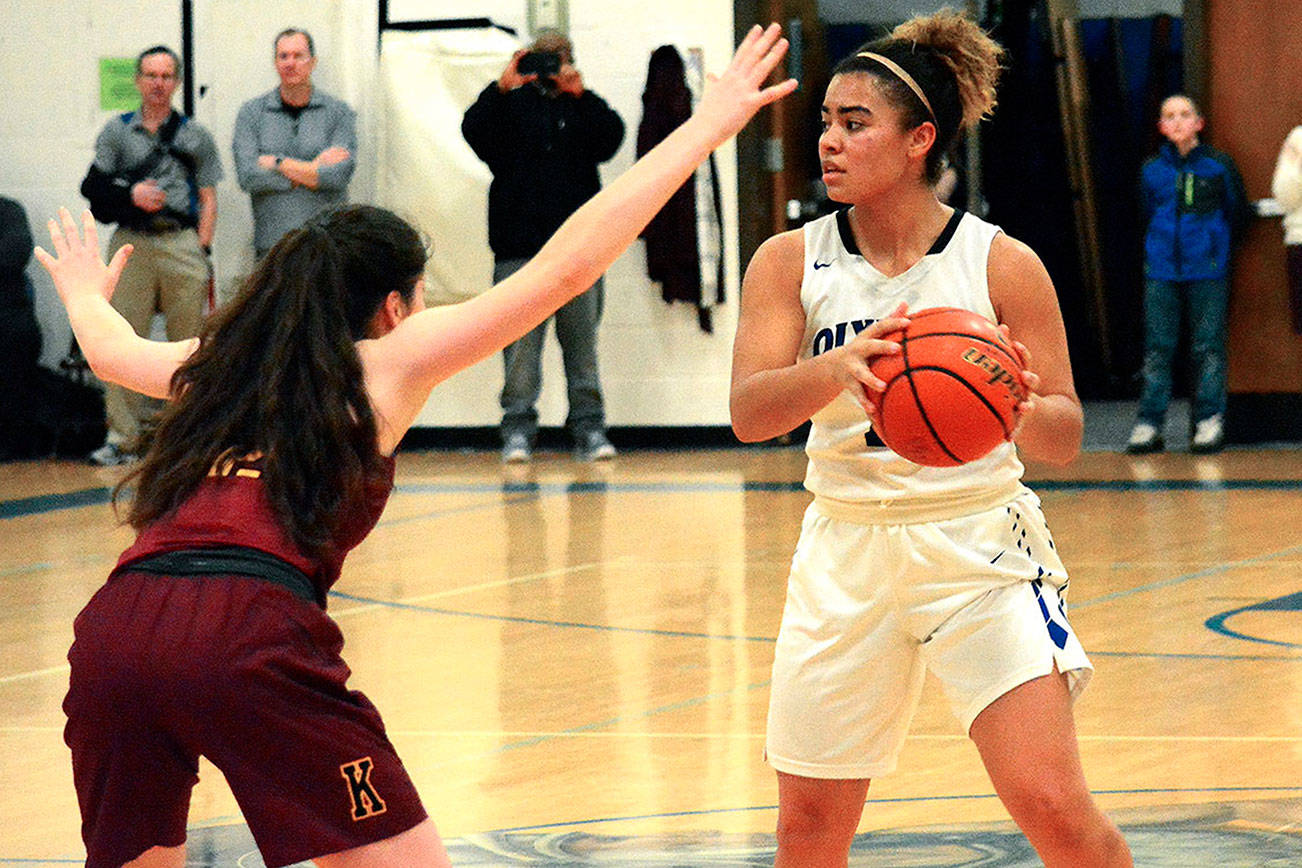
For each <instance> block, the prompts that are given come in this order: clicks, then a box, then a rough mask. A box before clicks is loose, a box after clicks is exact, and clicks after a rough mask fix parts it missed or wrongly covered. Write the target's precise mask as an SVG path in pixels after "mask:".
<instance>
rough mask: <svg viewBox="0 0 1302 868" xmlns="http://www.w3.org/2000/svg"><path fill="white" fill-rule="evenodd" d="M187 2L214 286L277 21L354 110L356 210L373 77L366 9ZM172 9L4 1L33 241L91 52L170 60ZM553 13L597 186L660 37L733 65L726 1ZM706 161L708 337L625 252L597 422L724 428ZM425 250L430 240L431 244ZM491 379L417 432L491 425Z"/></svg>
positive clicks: (78, 126)
mask: <svg viewBox="0 0 1302 868" xmlns="http://www.w3.org/2000/svg"><path fill="white" fill-rule="evenodd" d="M194 6H195V23H196V33H195V57H194V64H195V76H194V78H195V83H196V85H199V86H203V87H204V88H205V91H204V95H203V96H202V98H200V99H198V100H197V103H196V111H195V114H196V116H197V118H198V119H199V120H200V121H201V122H203V123H204V124H205V125H207V126H208V127H209V129H210V130H211V131H212V132H213V134H214V136H215V138H216V140H217V143H218V147H219V150H220V152H221V156H222V160H223V163H224V168H225V170H226V180H225V181H223V182H222V184H221V185H220V186H219V188H218V203H219V218H218V229H217V238H216V244H215V259H216V264H217V269H218V274H219V278H220V280H221V281H222V283H223V284H229V282H230V281H231V280H233V279H234V275H237V274H238V273H240V272H241V271H242V270H244V269H246V268H247V267H248V264H249V262H250V261H251V252H250V250H249V246H248V244H249V239H250V238H251V237H252V229H251V222H250V216H249V209H248V202H247V197H245V196H244V195H243V193H241V192H240V190H239V189H238V187H237V186H236V184H235V180H234V174H235V173H234V169H233V166H232V165H231V162H230V159H231V158H230V139H231V127H232V124H233V122H234V117H235V113H236V111H238V108H239V105H240V103H241V102H242V101H243V100H245V99H247V98H249V97H251V96H254V95H256V94H258V93H261V92H262V91H265V90H267V89H269V88H270V87H272V86H273V85H274V84H275V81H276V79H275V74H274V72H273V70H272V68H271V48H270V39H271V37H272V36H273V35H274V34H275V33H276V32H277V31H278V30H279V29H281V28H282V27H284V26H289V25H298V26H304V27H307V28H308V29H310V30H311V31H312V32H313V36H314V37H315V39H316V42H317V49H318V54H319V55H320V57H321V62H320V66H319V67H318V71H317V76H316V79H317V82H318V84H319V85H320V86H322V87H323V88H325V89H327V90H331V91H333V92H335V93H337V94H339V95H341V96H344V97H345V98H348V99H350V101H352V102H353V104H354V105H355V106H356V107H357V108H358V110H359V113H360V115H361V118H360V122H359V128H360V136H361V141H362V144H361V149H362V158H361V163H362V166H361V167H360V168H359V171H358V175H357V178H356V180H355V183H354V187H353V195H354V198H356V199H358V200H360V201H367V200H368V197H369V196H370V195H371V191H372V190H373V188H374V182H373V179H374V171H373V169H368V168H367V166H366V157H367V153H366V152H367V145H368V141H369V140H370V138H371V137H372V135H373V133H372V132H371V131H370V130H369V128H368V125H367V117H366V114H367V109H368V105H367V103H368V93H367V92H366V91H367V88H366V82H368V81H370V79H369V78H368V76H369V75H370V74H371V72H372V71H373V69H374V58H375V45H376V30H375V28H376V7H377V4H376V3H374V2H372V0H322V2H317V3H311V4H306V3H293V2H288V0H257V2H254V0H198V2H196V3H195V4H194ZM180 7H181V4H180V3H179V2H167V0H154V2H150V0H60V2H50V0H10V2H9V4H8V8H7V15H6V18H7V20H8V25H9V26H6V27H5V28H4V29H3V31H2V32H0V80H3V81H4V83H5V86H6V90H7V92H8V94H9V101H8V105H7V106H6V108H5V111H4V112H2V113H0V154H3V159H0V193H2V194H3V195H7V196H10V197H12V198H16V199H18V200H19V201H20V202H22V204H23V205H24V206H25V207H26V208H27V211H28V216H29V218H30V220H31V222H32V225H33V233H34V235H35V236H36V237H37V239H38V243H40V240H41V238H43V237H44V236H45V231H44V228H43V227H44V222H45V218H46V217H47V216H48V215H50V214H52V213H53V212H54V209H55V208H57V207H58V206H59V205H61V204H67V205H70V206H73V207H74V208H80V207H82V206H83V204H84V200H83V199H82V198H81V197H80V195H79V194H78V192H77V187H78V185H79V183H80V181H81V178H82V176H83V174H84V173H85V169H86V166H87V165H88V164H89V162H90V159H91V156H92V153H93V143H94V139H95V135H96V133H97V132H98V130H99V128H100V127H101V126H102V124H103V123H104V120H105V119H106V118H107V117H108V116H109V114H108V113H106V112H102V111H100V110H99V108H98V79H97V58H98V57H100V56H133V55H135V54H136V53H137V52H138V51H139V50H140V49H142V48H144V47H145V46H147V45H151V44H155V43H159V42H163V43H167V44H169V45H171V46H173V47H174V48H176V49H177V50H179V49H180V45H181V38H180V36H181V24H180V22H181V12H180ZM391 8H392V12H393V15H394V17H405V18H450V17H477V16H482V15H490V16H491V17H493V18H494V20H498V21H501V22H502V23H504V24H507V25H510V26H514V27H517V28H518V29H519V30H520V31H521V33H522V35H523V33H524V23H525V20H526V12H525V2H524V0H492V2H481V0H461V2H459V3H458V2H456V0H401V2H394V3H393V4H391ZM569 21H570V29H571V35H572V37H573V40H574V43H575V52H576V55H577V60H578V65H579V68H580V69H581V71H582V72H583V75H584V78H585V81H586V82H587V83H588V85H589V86H590V87H592V88H593V89H594V90H596V91H597V92H598V93H600V94H601V95H602V96H603V97H605V98H606V99H607V100H608V101H609V102H610V103H611V104H612V105H613V106H614V107H615V109H616V110H617V111H618V112H619V113H620V115H621V116H622V117H623V118H624V121H625V124H626V125H627V133H626V136H625V141H624V145H623V146H622V148H621V149H620V152H619V153H618V155H617V156H616V157H615V158H614V159H613V160H611V161H610V162H609V163H607V164H605V166H604V167H603V175H604V177H606V178H607V179H609V178H612V177H614V176H615V174H617V173H619V172H620V171H622V170H624V169H625V168H627V167H628V166H629V165H630V164H631V163H632V161H633V152H634V142H635V140H636V132H637V126H638V123H639V121H640V120H641V116H642V108H641V94H642V89H643V86H644V84H645V78H646V64H647V60H648V58H649V56H650V54H651V51H652V50H654V49H655V48H656V47H657V46H659V45H662V44H664V43H673V44H675V45H678V46H679V47H680V48H682V49H687V48H690V47H701V48H703V49H704V51H705V59H706V66H707V69H711V70H718V69H720V68H721V67H722V65H723V64H725V63H726V61H727V59H728V57H730V55H731V49H732V33H733V20H732V2H731V0H660V2H657V3H642V2H633V0H570V8H569ZM359 88H360V89H359ZM177 104H178V106H179V105H180V94H179V92H178V98H177ZM449 134H455V132H453V131H450V133H449ZM372 153H373V151H372ZM719 167H720V174H721V181H722V188H723V202H724V219H725V229H724V238H725V242H726V245H727V249H726V265H727V269H726V270H727V274H728V283H727V288H726V293H727V302H726V304H725V305H724V306H723V307H721V308H719V309H717V310H716V312H715V331H714V334H713V335H707V334H704V333H702V332H701V331H700V330H699V328H698V327H697V324H696V315H695V311H694V310H693V309H692V308H690V307H687V306H684V305H681V304H680V305H675V306H673V307H670V306H668V305H666V304H665V303H664V302H663V301H661V300H660V294H659V289H658V287H656V286H654V285H652V284H651V283H650V281H649V280H648V279H647V278H646V275H645V264H644V258H643V252H642V249H641V242H637V243H636V244H635V245H634V247H633V248H632V249H631V250H630V251H629V252H628V253H627V254H625V256H624V257H623V258H622V259H620V260H619V261H618V262H617V263H616V264H615V265H614V266H613V267H612V268H611V270H610V272H609V274H608V275H607V280H606V287H607V296H606V313H605V319H604V322H603V325H602V328H601V333H600V359H601V366H602V380H603V383H604V385H605V390H606V401H607V414H608V419H609V423H610V424H611V425H615V426H628V425H638V426H644V425H710V426H713V425H726V424H727V420H728V411H727V393H728V385H727V384H728V368H729V363H730V357H731V343H732V334H733V331H734V329H735V324H736V310H737V295H738V268H739V265H738V262H737V250H736V223H737V217H736V214H737V207H736V204H737V196H736V160H735V152H734V151H733V149H732V146H731V145H729V146H727V147H726V148H725V149H724V150H723V151H722V152H721V154H720V159H719ZM468 219H486V216H485V217H484V218H480V217H478V216H471V217H469V218H468ZM452 230H455V227H452ZM433 241H434V243H435V244H437V243H438V239H437V237H435V238H434V239H433ZM29 273H30V274H31V275H32V278H33V281H34V283H35V284H36V291H37V306H38V315H39V317H40V320H41V323H42V328H43V330H44V333H45V352H44V356H43V360H44V361H45V362H46V363H47V364H53V363H54V362H56V361H57V360H58V359H59V358H60V357H61V356H62V355H63V354H64V353H65V352H66V350H67V347H68V337H69V330H68V326H67V320H66V318H65V317H64V316H63V314H62V310H61V308H60V307H59V304H58V300H57V298H56V297H55V295H54V290H53V286H52V285H51V284H50V282H49V280H48V278H47V277H46V276H45V274H44V272H43V271H42V270H41V269H40V268H39V266H37V265H36V264H35V263H33V264H32V265H31V267H30V272H29ZM222 289H223V291H226V290H228V286H226V285H224V286H223V287H222ZM544 364H545V373H544V391H543V396H542V399H541V401H540V402H539V411H540V414H541V416H542V424H544V425H560V424H562V422H563V420H564V416H565V409H566V408H565V395H564V375H563V371H562V368H561V363H560V353H559V350H558V349H557V347H556V346H555V340H554V338H549V341H548V348H547V352H546V354H545V356H544ZM500 385H501V364H500V360H499V358H496V357H495V358H491V359H488V360H486V361H485V362H484V363H482V364H481V365H479V366H477V367H476V368H473V369H470V370H468V371H465V372H463V373H462V374H460V375H458V376H456V377H454V378H452V379H451V380H449V381H448V382H446V383H444V384H442V385H441V386H440V387H439V388H437V389H436V390H435V392H434V394H433V396H432V397H431V400H430V403H429V404H428V405H427V407H426V409H425V412H424V413H423V414H422V416H421V418H420V420H419V421H418V424H420V425H427V426H440V427H442V426H479V425H495V424H496V422H497V420H498V416H499V410H498V406H497V392H498V389H499V388H500Z"/></svg>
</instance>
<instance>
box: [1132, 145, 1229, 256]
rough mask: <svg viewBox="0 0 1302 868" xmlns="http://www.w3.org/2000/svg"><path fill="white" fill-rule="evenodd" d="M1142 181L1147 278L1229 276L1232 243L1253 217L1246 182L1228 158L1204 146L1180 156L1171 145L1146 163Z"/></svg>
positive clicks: (1166, 146)
mask: <svg viewBox="0 0 1302 868" xmlns="http://www.w3.org/2000/svg"><path fill="white" fill-rule="evenodd" d="M1140 182H1141V192H1142V201H1143V206H1144V213H1145V217H1146V218H1147V220H1148V234H1147V235H1146V236H1145V237H1144V276H1145V277H1148V278H1151V279H1153V280H1211V279H1217V278H1223V277H1225V276H1226V275H1227V274H1228V273H1229V267H1230V247H1231V243H1232V241H1233V240H1234V236H1235V234H1236V233H1237V232H1238V230H1240V229H1241V228H1242V227H1243V224H1244V223H1245V222H1246V221H1247V217H1248V214H1249V212H1248V197H1247V193H1246V192H1245V191H1244V189H1243V179H1242V178H1240V177H1239V170H1238V169H1237V168H1236V167H1235V165H1234V161H1233V160H1232V159H1230V157H1229V155H1228V154H1225V153H1223V152H1221V151H1218V150H1216V149H1215V148H1213V147H1211V146H1210V145H1203V144H1200V145H1197V146H1196V147H1195V148H1194V149H1193V150H1192V151H1190V152H1189V153H1188V154H1187V155H1185V156H1183V157H1181V156H1180V152H1179V151H1177V150H1176V149H1175V146H1174V145H1172V144H1171V143H1170V142H1167V143H1166V144H1163V145H1162V147H1161V149H1159V150H1158V152H1157V155H1156V156H1154V157H1151V158H1149V159H1148V161H1146V162H1145V163H1144V167H1143V169H1142V170H1141V171H1140Z"/></svg>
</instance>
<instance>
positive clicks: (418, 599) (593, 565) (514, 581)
mask: <svg viewBox="0 0 1302 868" xmlns="http://www.w3.org/2000/svg"><path fill="white" fill-rule="evenodd" d="M604 565H605V564H604V562H602V561H590V562H588V563H584V564H572V565H570V566H567V567H557V568H556V569H554V570H543V571H542V572H540V573H526V574H524V575H522V576H512V577H509V578H505V579H497V580H495V581H492V582H481V583H479V584H478V585H467V586H465V587H463V588H448V589H446V590H442V591H434V592H432V593H429V594H418V595H417V596H414V597H403V598H402V599H401V600H399V601H398V602H400V603H403V604H412V605H414V604H417V603H422V602H426V601H429V600H438V599H442V598H443V597H455V596H458V595H460V594H471V593H474V592H475V591H487V590H491V589H493V588H503V587H506V586H508V585H518V584H523V583H525V582H539V581H543V580H545V579H554V578H556V577H558V576H564V575H569V574H571V573H579V572H583V571H585V570H595V569H598V568H600V567H602V566H604ZM330 596H332V597H333V596H336V594H335V592H334V591H331V592H330ZM338 596H343V595H342V594H340V595H338ZM359 599H361V598H359ZM390 607H391V606H390V604H388V603H384V602H368V603H364V604H362V605H359V606H354V607H353V608H351V609H339V610H338V611H332V612H330V617H332V618H343V617H345V616H347V615H360V614H362V613H364V612H373V611H375V610H376V609H385V608H390Z"/></svg>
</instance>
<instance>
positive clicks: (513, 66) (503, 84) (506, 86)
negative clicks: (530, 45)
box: [497, 48, 538, 93]
mask: <svg viewBox="0 0 1302 868" xmlns="http://www.w3.org/2000/svg"><path fill="white" fill-rule="evenodd" d="M528 53H529V49H527V48H521V49H520V50H519V51H517V52H516V53H515V54H513V55H511V60H510V61H509V62H508V63H507V64H506V69H504V70H502V75H501V77H500V78H499V79H498V80H497V89H498V90H500V91H501V92H502V93H506V92H507V91H508V90H515V89H516V88H517V87H520V86H521V85H524V84H528V83H529V82H531V81H536V80H537V79H538V76H537V74H535V73H532V72H531V73H529V74H528V75H521V74H520V58H522V57H524V56H525V55H526V54H528Z"/></svg>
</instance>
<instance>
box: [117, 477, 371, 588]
mask: <svg viewBox="0 0 1302 868" xmlns="http://www.w3.org/2000/svg"><path fill="white" fill-rule="evenodd" d="M384 462H385V475H384V477H383V478H382V479H380V480H376V481H375V482H373V483H372V484H371V485H369V486H368V487H367V491H366V497H365V501H364V503H363V504H362V506H361V508H359V509H355V510H354V511H353V512H352V514H351V515H349V516H348V517H347V518H346V519H345V521H344V522H343V523H342V524H341V525H340V527H339V531H338V533H337V534H336V537H335V539H334V540H333V545H332V546H331V547H330V551H329V554H327V555H326V556H325V557H323V558H320V559H317V558H313V557H311V556H309V555H307V554H305V553H304V552H303V551H301V550H300V549H299V547H298V546H297V545H295V544H294V541H293V539H292V538H290V536H289V534H288V533H287V532H286V531H285V529H284V527H283V526H282V525H281V523H280V520H279V519H278V518H277V517H276V513H275V510H274V508H273V507H272V505H271V501H270V499H268V497H267V490H266V487H265V486H264V485H263V484H262V464H263V461H262V459H261V458H260V457H257V456H254V457H251V458H241V459H225V460H223V461H220V462H218V464H217V466H215V467H214V468H213V470H212V471H211V472H210V473H209V474H208V478H207V479H205V480H204V481H203V482H201V483H200V484H199V487H198V488H197V489H196V490H195V492H194V493H193V494H192V495H190V497H189V498H187V499H186V501H185V502H184V503H182V504H181V506H180V507H178V508H177V509H175V510H173V511H172V512H170V513H168V514H167V515H165V516H163V517H162V518H160V519H158V520H157V521H155V522H153V523H152V524H150V525H148V526H147V527H145V528H144V530H142V531H140V535H139V536H138V537H136V541H135V543H134V544H133V545H132V546H131V547H130V548H129V549H127V550H126V551H125V552H123V553H122V557H120V558H119V559H118V565H117V567H116V569H114V571H113V572H114V574H117V573H120V572H122V571H123V570H124V569H125V568H127V567H129V565H130V564H132V563H133V562H136V561H139V560H142V559H143V558H146V557H149V556H151V555H157V554H162V553H164V552H174V551H184V550H191V549H205V548H219V547H225V546H241V547H244V548H250V549H257V550H258V551H262V552H266V553H267V554H269V555H274V556H275V557H278V558H280V559H281V560H283V561H285V562H286V563H289V564H291V565H292V566H294V567H296V568H297V569H299V570H301V571H302V572H303V574H304V575H306V576H308V578H310V579H311V580H312V584H313V585H314V586H315V588H316V594H317V599H319V600H324V599H325V596H326V592H327V591H329V590H330V588H331V586H332V585H334V583H335V582H337V581H338V580H339V571H340V569H341V568H342V567H343V562H344V557H345V556H346V555H347V554H348V552H349V551H351V550H352V549H353V548H354V547H356V546H357V544H358V543H360V542H361V541H362V540H363V539H365V538H366V535H367V534H368V533H370V532H371V530H372V528H374V527H375V523H376V522H377V521H379V520H380V513H382V512H383V511H384V505H385V503H386V502H388V499H389V492H390V491H392V490H393V468H394V461H393V458H392V457H387V458H385V459H384Z"/></svg>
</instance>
